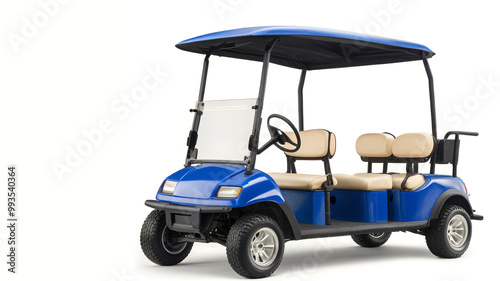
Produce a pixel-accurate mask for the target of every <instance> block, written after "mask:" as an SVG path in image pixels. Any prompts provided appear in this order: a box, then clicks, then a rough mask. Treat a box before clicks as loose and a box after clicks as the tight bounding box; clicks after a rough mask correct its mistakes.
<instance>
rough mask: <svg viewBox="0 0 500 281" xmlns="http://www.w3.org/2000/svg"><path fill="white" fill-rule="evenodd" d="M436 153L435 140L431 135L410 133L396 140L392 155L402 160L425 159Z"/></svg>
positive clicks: (393, 144)
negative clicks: (433, 152)
mask: <svg viewBox="0 0 500 281" xmlns="http://www.w3.org/2000/svg"><path fill="white" fill-rule="evenodd" d="M432 151H434V138H433V137H432V135H430V134H424V133H409V134H403V135H401V136H399V137H397V138H395V139H394V142H393V143H392V154H394V156H396V157H400V158H425V157H428V156H430V155H431V153H432Z"/></svg>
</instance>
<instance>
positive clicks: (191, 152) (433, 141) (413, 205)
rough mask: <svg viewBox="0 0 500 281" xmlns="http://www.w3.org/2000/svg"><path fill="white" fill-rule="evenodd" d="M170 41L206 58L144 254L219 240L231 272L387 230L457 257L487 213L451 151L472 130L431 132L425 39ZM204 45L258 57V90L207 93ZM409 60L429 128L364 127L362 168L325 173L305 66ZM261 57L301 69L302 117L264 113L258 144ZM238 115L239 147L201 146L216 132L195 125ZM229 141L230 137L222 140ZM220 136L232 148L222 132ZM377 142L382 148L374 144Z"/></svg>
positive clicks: (169, 254)
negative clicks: (263, 159) (444, 169)
mask: <svg viewBox="0 0 500 281" xmlns="http://www.w3.org/2000/svg"><path fill="white" fill-rule="evenodd" d="M176 47H177V48H179V49H181V50H185V51H189V52H194V53H200V54H204V55H205V60H204V64H203V72H202V78H201V86H200V92H199V95H198V101H197V106H196V108H194V109H191V112H193V114H194V117H193V126H192V129H191V131H190V133H189V136H188V141H187V145H188V151H187V156H186V161H185V165H184V166H185V167H184V168H182V169H180V170H179V171H177V172H175V173H173V174H172V175H170V176H168V177H167V178H166V179H165V180H164V181H163V182H162V184H161V185H160V187H159V189H158V191H157V194H156V200H147V201H146V205H147V206H149V207H152V208H154V210H153V212H152V213H151V214H150V216H148V218H147V219H146V221H145V223H144V226H143V229H142V232H141V245H142V246H143V251H144V253H145V254H146V256H147V257H148V258H149V259H150V260H151V261H153V262H155V263H157V264H161V265H173V264H176V263H178V262H180V261H182V260H183V259H184V258H185V257H186V256H187V254H189V251H190V249H191V247H192V244H193V242H205V243H208V242H217V243H220V244H222V245H224V246H226V247H227V255H228V260H229V262H230V264H231V266H232V267H233V269H234V270H235V271H236V272H237V273H238V274H240V275H242V276H245V277H249V278H256V277H265V276H269V275H270V274H272V273H273V272H274V271H275V270H276V268H277V267H278V266H279V263H280V261H281V257H282V255H283V249H284V244H283V243H284V242H285V241H289V240H300V239H306V238H318V237H331V236H342V235H352V237H353V239H354V241H355V242H356V243H358V244H359V245H361V246H364V247H376V246H380V245H382V244H383V243H385V242H386V241H387V239H388V238H389V236H390V233H391V232H394V231H408V232H412V233H416V234H421V235H425V236H426V239H427V245H428V247H429V249H430V250H431V252H432V253H433V254H435V255H437V256H441V257H447V258H450V257H452V258H453V257H459V256H461V255H462V254H463V253H464V252H465V250H466V249H467V246H468V243H469V241H470V237H471V230H472V228H471V227H472V225H471V223H470V220H471V219H477V220H482V218H483V217H482V216H480V215H478V214H476V213H475V211H474V210H473V209H472V206H471V204H470V202H469V199H468V194H467V190H466V187H465V184H464V183H463V181H462V179H460V178H459V177H457V164H458V154H459V149H460V136H463V135H468V136H477V135H478V134H477V133H474V132H462V131H452V132H448V133H447V134H446V135H445V136H444V137H443V138H439V137H438V135H437V125H436V113H435V105H434V89H433V77H432V73H431V70H430V67H429V63H428V59H429V58H431V57H432V56H433V55H434V52H432V51H431V50H430V49H429V48H427V47H425V46H423V45H419V44H415V43H410V42H405V41H400V40H394V39H387V38H382V37H377V36H369V35H364V34H356V33H350V32H344V31H337V30H330V29H322V28H309V27H289V26H277V27H276V26H269V27H251V28H241V29H235V30H227V31H221V32H215V33H210V34H206V35H202V36H198V37H194V38H191V39H188V40H185V41H182V42H180V43H179V44H177V45H176ZM212 55H216V56H223V57H230V58H238V59H245V60H252V61H259V62H262V73H261V82H260V88H259V92H258V96H257V98H254V99H245V100H232V101H209V100H205V85H206V80H207V72H208V65H209V58H210V56H212ZM417 60H420V61H422V62H423V65H424V68H425V70H426V73H427V77H428V80H429V93H428V94H429V98H430V106H431V109H430V112H431V126H430V127H431V131H432V133H431V134H427V135H426V134H416V133H409V134H404V135H401V136H398V137H395V136H393V135H391V134H389V133H369V134H366V135H363V136H361V137H360V138H358V141H357V143H356V150H357V152H358V154H359V155H360V156H361V160H362V161H364V162H367V165H368V169H367V171H366V172H365V173H359V174H355V175H343V174H334V173H332V170H331V168H330V164H329V159H330V158H332V157H333V155H334V154H335V135H334V134H333V133H330V132H329V131H326V130H305V129H304V116H303V87H304V83H305V77H306V73H307V72H308V71H313V70H321V69H331V68H344V67H353V66H364V65H376V64H386V63H395V62H407V61H417ZM269 63H274V64H278V65H282V66H285V67H290V68H294V69H299V70H300V71H301V76H300V81H299V83H298V85H299V88H298V95H297V98H298V116H299V120H298V129H297V128H296V127H295V126H294V125H293V123H291V122H290V121H289V120H288V119H286V118H285V117H283V116H281V115H277V114H273V115H271V116H270V117H269V118H268V119H267V121H268V122H267V127H268V129H269V132H270V134H271V139H270V140H269V141H268V142H266V143H265V144H263V145H260V143H259V136H260V130H261V127H262V108H263V106H264V96H265V90H266V80H267V72H268V66H269ZM224 114H228V115H224ZM240 115H245V116H247V117H248V118H247V119H251V120H250V121H249V122H247V125H242V127H245V126H246V127H245V128H246V129H245V130H244V131H245V132H246V135H244V136H243V137H242V138H241V139H242V141H240V143H241V142H244V145H243V146H241V145H240V146H239V148H238V151H236V150H234V151H236V152H235V153H233V152H231V153H229V152H228V153H227V156H226V154H225V151H224V147H223V149H222V150H221V149H220V148H217V149H214V150H215V151H219V152H218V153H220V154H224V155H223V156H221V157H218V155H217V154H214V153H217V152H214V153H212V152H211V151H208V150H211V148H212V146H215V143H216V142H218V141H219V139H217V138H215V137H214V134H216V133H214V134H211V133H210V132H211V131H209V130H208V129H203V126H205V125H206V126H208V127H210V128H215V127H217V126H219V127H224V126H225V123H224V122H230V121H224V120H229V119H231V118H236V119H237V118H239V116H240ZM221 116H222V118H221ZM273 119H279V120H281V121H283V122H285V123H286V124H287V125H288V126H289V127H290V129H291V130H289V132H284V131H282V130H280V129H278V128H276V127H275V126H273V125H271V122H270V121H271V120H273ZM209 122H211V123H213V122H216V123H217V122H218V123H217V124H215V125H214V124H209ZM214 126H215V127H214ZM203 130H205V131H203ZM207 130H208V131H207ZM226 133H227V132H226ZM221 134H224V132H223V131H222V130H221ZM235 134H236V133H235ZM229 138H230V137H229ZM227 139H228V137H227V135H226V136H225V139H224V140H223V141H226V140H227ZM202 142H205V144H203V143H202ZM223 145H225V148H227V150H228V151H229V150H231V144H230V142H228V143H223ZM259 145H260V146H259ZM272 145H275V146H276V147H278V148H280V149H281V150H283V151H284V152H285V156H286V158H287V167H286V170H287V172H286V173H266V172H264V171H260V170H258V169H255V163H256V160H257V155H259V154H260V153H262V152H264V151H265V150H266V149H267V148H269V147H271V146H272ZM413 146H415V147H413ZM242 147H243V148H242ZM375 147H378V148H381V149H378V148H377V149H378V151H375V150H374V149H375ZM405 149H406V150H408V149H413V150H411V151H410V152H405ZM424 150H425V151H424ZM207 151H208V152H207ZM415 151H416V152H415ZM234 155H237V156H234ZM298 160H318V161H323V163H324V167H325V170H324V173H318V175H303V174H299V173H297V171H296V168H295V161H298ZM377 163H379V164H382V165H383V171H382V173H376V172H373V171H372V165H373V164H377ZM421 163H429V167H430V169H429V172H428V173H420V172H419V164H421ZM398 164H402V165H406V173H403V174H396V173H392V172H390V171H389V170H390V168H389V167H392V166H397V165H398ZM437 164H449V165H452V167H453V173H452V175H437V174H435V166H436V165H437ZM157 228H161V229H159V230H158V229H157ZM263 237H265V238H263ZM155 245H156V246H155Z"/></svg>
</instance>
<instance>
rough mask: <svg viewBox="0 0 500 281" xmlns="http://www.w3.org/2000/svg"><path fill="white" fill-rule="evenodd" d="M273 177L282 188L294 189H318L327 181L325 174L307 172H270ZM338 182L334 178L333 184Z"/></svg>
mask: <svg viewBox="0 0 500 281" xmlns="http://www.w3.org/2000/svg"><path fill="white" fill-rule="evenodd" d="M268 175H269V176H271V178H273V180H274V181H275V182H276V184H277V185H278V186H279V188H281V189H293V190H308V191H312V190H317V189H322V188H323V183H324V182H325V181H326V176H325V175H307V174H292V173H268ZM336 183H337V181H336V179H335V178H333V184H334V185H335V184H336Z"/></svg>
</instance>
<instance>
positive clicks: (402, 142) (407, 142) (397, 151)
mask: <svg viewBox="0 0 500 281" xmlns="http://www.w3.org/2000/svg"><path fill="white" fill-rule="evenodd" d="M434 146H435V143H434V138H433V137H432V135H430V134H424V133H409V134H403V135H400V136H399V137H397V138H396V139H394V142H393V144H392V154H393V155H394V157H397V158H399V159H400V160H402V161H403V162H402V163H407V165H409V167H410V168H411V167H412V165H414V166H413V168H411V169H409V170H410V174H409V175H408V174H392V175H391V177H392V188H393V189H402V190H416V189H418V188H419V187H421V186H422V185H424V183H425V178H424V176H423V175H421V174H418V168H417V169H415V166H417V165H418V163H422V162H427V161H428V160H429V158H430V156H431V155H432V153H433V151H434ZM407 170H408V169H407ZM407 175H408V176H407ZM405 178H407V179H406V182H405V183H404V181H405ZM403 183H404V188H403Z"/></svg>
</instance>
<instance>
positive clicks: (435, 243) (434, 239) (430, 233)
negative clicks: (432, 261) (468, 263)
mask: <svg viewBox="0 0 500 281" xmlns="http://www.w3.org/2000/svg"><path fill="white" fill-rule="evenodd" d="M471 236H472V224H471V220H470V217H469V214H468V213H467V212H466V211H465V210H464V209H463V208H462V207H460V206H457V205H445V206H443V209H442V210H441V213H440V214H439V218H438V222H437V225H436V226H434V227H430V228H428V229H427V230H426V233H425V241H426V242H427V247H428V248H429V250H430V251H431V252H432V253H433V254H434V255H436V256H438V257H441V258H458V257H460V256H462V255H463V254H464V253H465V251H466V250H467V248H468V247H469V243H470V239H471Z"/></svg>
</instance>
